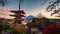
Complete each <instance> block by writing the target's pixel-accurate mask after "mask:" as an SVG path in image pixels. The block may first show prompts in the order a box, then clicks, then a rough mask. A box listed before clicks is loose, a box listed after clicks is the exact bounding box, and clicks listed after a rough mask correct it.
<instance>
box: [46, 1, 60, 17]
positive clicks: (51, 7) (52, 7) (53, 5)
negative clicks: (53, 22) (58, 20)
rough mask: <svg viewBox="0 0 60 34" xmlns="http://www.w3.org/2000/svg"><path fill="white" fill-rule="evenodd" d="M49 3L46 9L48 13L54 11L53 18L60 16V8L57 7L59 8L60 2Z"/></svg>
mask: <svg viewBox="0 0 60 34" xmlns="http://www.w3.org/2000/svg"><path fill="white" fill-rule="evenodd" d="M49 3H50V5H49V6H48V7H47V8H46V11H48V12H50V11H53V13H51V16H53V15H54V14H58V15H59V16H60V13H59V12H60V7H58V8H57V6H59V3H60V0H56V1H52V2H49ZM59 16H58V17H59Z"/></svg>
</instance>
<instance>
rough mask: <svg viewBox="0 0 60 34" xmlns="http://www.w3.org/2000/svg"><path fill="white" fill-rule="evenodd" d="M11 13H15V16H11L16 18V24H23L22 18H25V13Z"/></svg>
mask: <svg viewBox="0 0 60 34" xmlns="http://www.w3.org/2000/svg"><path fill="white" fill-rule="evenodd" d="M11 12H13V13H15V15H10V16H14V17H15V23H21V21H23V19H22V17H25V16H24V14H25V12H24V11H11Z"/></svg>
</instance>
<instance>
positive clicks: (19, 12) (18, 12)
mask: <svg viewBox="0 0 60 34" xmlns="http://www.w3.org/2000/svg"><path fill="white" fill-rule="evenodd" d="M11 12H14V13H17V14H21V13H22V14H25V12H24V11H23V10H21V11H12V10H11Z"/></svg>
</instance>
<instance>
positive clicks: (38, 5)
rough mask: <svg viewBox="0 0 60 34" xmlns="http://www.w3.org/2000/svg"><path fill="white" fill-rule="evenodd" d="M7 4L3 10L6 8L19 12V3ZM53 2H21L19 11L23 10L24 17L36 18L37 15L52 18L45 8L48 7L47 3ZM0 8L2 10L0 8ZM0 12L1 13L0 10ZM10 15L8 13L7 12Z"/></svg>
mask: <svg viewBox="0 0 60 34" xmlns="http://www.w3.org/2000/svg"><path fill="white" fill-rule="evenodd" d="M8 1H9V3H8V4H7V5H5V7H4V8H8V9H9V10H19V4H18V3H19V1H18V0H8ZM51 1H55V0H23V1H22V3H21V7H20V10H24V12H25V13H26V15H27V16H28V15H33V16H36V15H38V14H39V13H41V14H43V15H45V16H46V17H52V18H54V17H53V16H50V14H51V12H46V7H47V6H48V5H49V2H51ZM0 8H2V7H1V6H0ZM0 12H3V11H1V10H0ZM8 14H12V13H10V11H9V12H8Z"/></svg>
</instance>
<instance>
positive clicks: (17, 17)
mask: <svg viewBox="0 0 60 34" xmlns="http://www.w3.org/2000/svg"><path fill="white" fill-rule="evenodd" d="M20 3H21V0H20V1H19V10H18V11H13V10H11V12H13V13H15V15H10V16H14V17H15V19H14V20H15V23H19V24H21V21H23V19H22V17H25V16H24V14H25V12H24V11H23V10H22V11H21V10H20Z"/></svg>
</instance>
